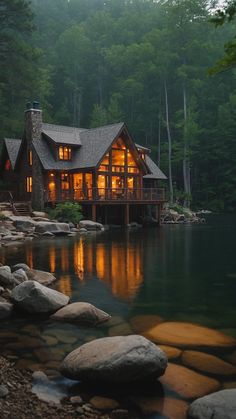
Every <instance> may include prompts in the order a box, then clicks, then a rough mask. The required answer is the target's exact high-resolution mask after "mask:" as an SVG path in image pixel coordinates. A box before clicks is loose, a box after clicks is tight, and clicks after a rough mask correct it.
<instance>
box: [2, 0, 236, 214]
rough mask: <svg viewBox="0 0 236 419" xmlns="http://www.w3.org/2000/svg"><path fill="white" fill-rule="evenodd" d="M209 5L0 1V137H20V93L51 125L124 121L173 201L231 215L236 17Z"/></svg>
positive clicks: (235, 185)
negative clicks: (163, 179)
mask: <svg viewBox="0 0 236 419" xmlns="http://www.w3.org/2000/svg"><path fill="white" fill-rule="evenodd" d="M233 3H234V2H233ZM221 4H222V3H221ZM216 10H217V2H216V1H213V2H210V1H207V0H165V1H164V0H159V1H157V0H156V1H155V0H31V1H29V0H0V62H1V66H0V142H1V140H2V138H4V137H8V138H9V137H10V138H19V137H21V136H22V131H23V122H24V109H25V104H26V102H27V101H29V100H39V101H40V103H41V107H42V109H43V117H44V121H45V122H49V123H55V124H61V125H69V126H76V127H85V128H89V127H91V128H93V127H96V126H99V125H106V124H109V123H115V122H119V121H124V122H125V123H126V124H127V127H128V129H129V131H130V133H131V135H132V136H133V137H134V139H135V141H136V142H137V143H139V144H142V145H144V146H146V147H148V148H150V149H151V150H152V156H153V158H154V160H155V161H156V162H157V163H158V165H159V166H160V168H161V169H162V170H163V171H164V173H165V174H166V175H167V177H168V181H167V184H166V186H167V188H168V191H169V200H170V201H178V202H183V201H184V202H185V203H189V204H190V206H191V207H193V208H199V209H200V208H204V209H210V210H213V211H234V210H235V206H236V164H235V161H236V71H235V69H234V63H235V61H236V60H234V59H235V54H236V53H235V51H236V48H235V44H236V41H235V38H234V37H235V33H236V25H235V21H234V11H233V12H232V10H234V9H232V10H231V9H229V10H228V12H229V14H228V15H227V14H223V13H220V12H216ZM217 13H218V15H217ZM213 17H215V18H213ZM228 21H229V22H228ZM224 54H225V55H224ZM227 60H228V61H227ZM230 60H231V61H230Z"/></svg>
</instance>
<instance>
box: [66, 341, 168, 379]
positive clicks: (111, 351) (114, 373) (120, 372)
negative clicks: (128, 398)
mask: <svg viewBox="0 0 236 419" xmlns="http://www.w3.org/2000/svg"><path fill="white" fill-rule="evenodd" d="M166 367H167V357H166V355H165V354H164V352H163V351H162V350H161V349H159V348H157V347H156V345H154V344H153V343H152V342H150V341H148V340H147V339H145V338H144V337H142V336H139V335H130V336H115V337H108V338H101V339H97V340H93V341H91V342H88V343H85V344H84V345H82V346H81V347H79V348H77V349H75V350H74V351H72V352H71V353H70V354H69V355H67V357H66V358H65V359H64V361H63V363H62V366H61V372H62V374H63V375H64V376H65V377H68V378H71V379H73V380H82V381H85V382H92V383H93V382H99V381H100V382H104V383H114V384H118V383H119V384H121V383H129V382H141V381H146V380H153V379H156V378H157V377H160V376H161V375H163V374H164V372H165V369H166Z"/></svg>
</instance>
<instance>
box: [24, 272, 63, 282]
mask: <svg viewBox="0 0 236 419" xmlns="http://www.w3.org/2000/svg"><path fill="white" fill-rule="evenodd" d="M26 275H27V277H28V279H29V280H30V281H37V282H39V283H40V284H42V285H50V284H52V283H53V282H54V281H56V277H55V276H54V275H53V274H51V273H50V272H45V271H40V270H38V269H28V270H27V271H26Z"/></svg>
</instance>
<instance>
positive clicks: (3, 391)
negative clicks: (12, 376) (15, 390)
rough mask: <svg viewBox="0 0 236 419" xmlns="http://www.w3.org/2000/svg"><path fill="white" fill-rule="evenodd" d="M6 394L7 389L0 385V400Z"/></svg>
mask: <svg viewBox="0 0 236 419" xmlns="http://www.w3.org/2000/svg"><path fill="white" fill-rule="evenodd" d="M8 393H9V391H8V388H7V387H6V386H4V384H1V385H0V399H2V398H3V397H6V396H7V395H8Z"/></svg>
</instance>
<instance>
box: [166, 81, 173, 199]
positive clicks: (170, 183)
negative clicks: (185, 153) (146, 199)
mask: <svg viewBox="0 0 236 419" xmlns="http://www.w3.org/2000/svg"><path fill="white" fill-rule="evenodd" d="M164 88H165V108H166V130H167V138H168V167H169V188H170V203H171V204H173V200H174V196H173V182H172V161H171V157H172V141H171V133H170V122H169V103H168V92H167V87H166V80H165V82H164Z"/></svg>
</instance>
